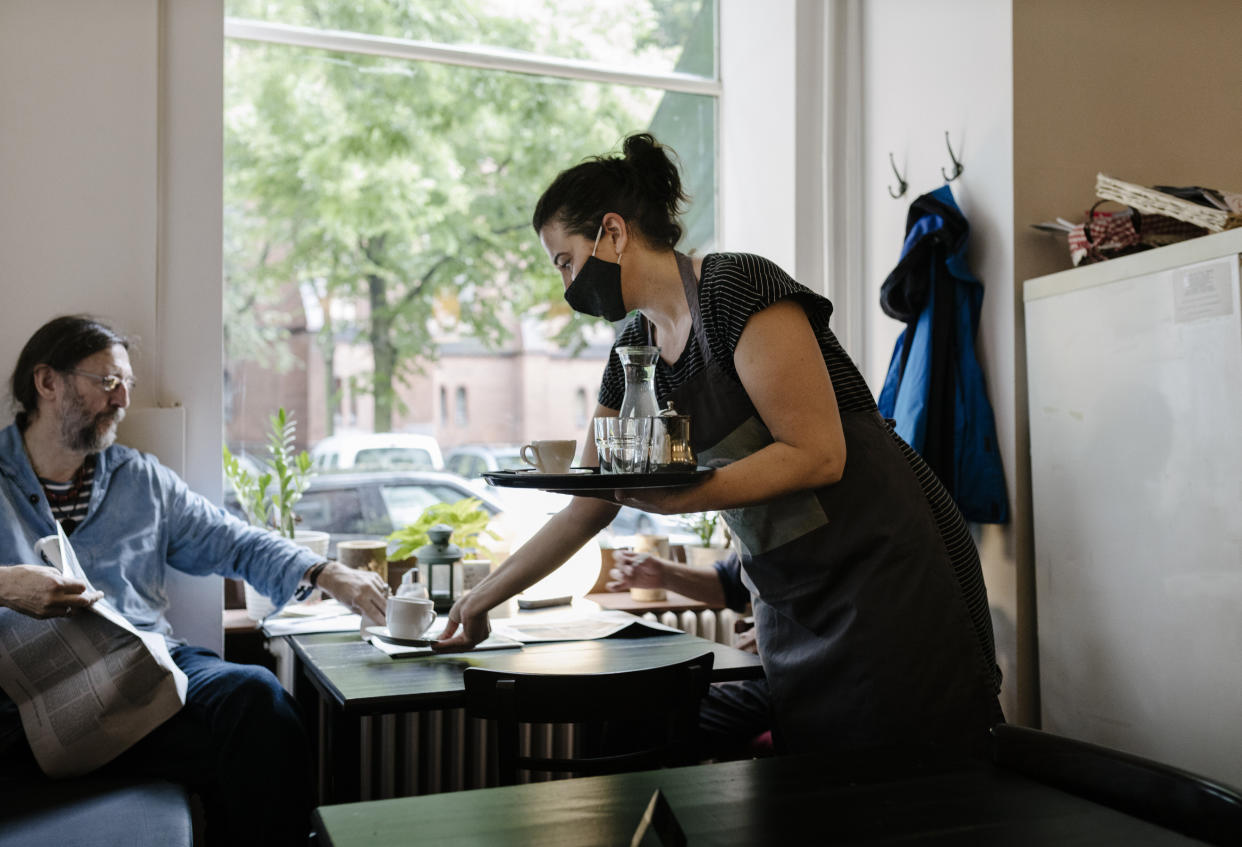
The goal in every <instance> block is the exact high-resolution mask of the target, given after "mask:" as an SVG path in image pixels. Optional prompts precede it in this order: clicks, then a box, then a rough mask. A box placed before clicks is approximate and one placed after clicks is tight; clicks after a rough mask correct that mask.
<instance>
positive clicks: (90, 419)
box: [60, 381, 125, 455]
mask: <svg viewBox="0 0 1242 847" xmlns="http://www.w3.org/2000/svg"><path fill="white" fill-rule="evenodd" d="M65 386H66V387H67V388H68V389H69V391H68V395H67V396H68V399H69V408H67V409H66V410H65V416H64V417H63V418H61V421H60V438H61V442H62V443H63V444H64V445H65V447H66V448H68V449H70V450H72V451H74V452H75V453H86V454H88V455H89V454H91V453H100V452H102V451H104V450H107V449H108V448H109V447H111V446H112V443H113V442H114V441H116V425H117V424H119V423H120V422H121V420H122V419H123V418H124V417H125V410H124V409H122V408H119V407H118V408H116V409H113V410H111V411H109V412H100V413H99V414H97V415H92V414H91V413H90V412H88V411H87V410H86V403H84V402H83V401H82V395H81V394H79V393H78V390H77V389H76V388H74V386H73V384H72V383H70V382H68V381H66V382H65ZM106 418H111V419H112V420H111V422H110V424H109V425H108V426H107V427H105V428H103V429H102V430H101V429H100V427H99V423H100V421H102V420H104V419H106Z"/></svg>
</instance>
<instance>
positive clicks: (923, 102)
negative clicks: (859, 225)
mask: <svg viewBox="0 0 1242 847" xmlns="http://www.w3.org/2000/svg"><path fill="white" fill-rule="evenodd" d="M862 10H863V24H862V31H863V48H862V55H863V60H862V61H863V72H862V73H863V100H862V102H863V142H862V148H863V151H864V159H865V163H864V168H865V170H864V173H865V175H866V176H865V180H864V186H865V187H864V197H865V201H864V204H863V209H862V213H863V215H864V220H865V226H864V239H865V245H864V265H865V273H864V276H865V280H864V285H865V291H862V292H860V296H861V297H862V298H863V301H864V307H863V308H864V309H865V319H864V324H865V330H864V332H865V343H864V344H863V345H862V353H861V359H862V362H861V365H862V367H863V371H864V374H865V375H866V377H867V381H868V384H870V385H871V387H872V390H873V391H875V392H876V393H877V394H878V393H879V390H880V387H881V386H882V385H883V381H884V375H885V373H886V371H887V369H888V363H889V360H890V358H891V356H892V350H893V343H894V342H895V340H896V339H897V336H898V335H899V334H900V333H901V331H902V329H903V326H904V325H903V324H901V323H899V322H897V321H894V320H892V319H891V318H888V317H887V316H886V315H884V313H883V312H882V311H881V310H880V305H879V296H880V286H881V285H882V284H883V282H884V279H885V277H887V275H888V273H889V272H890V271H891V270H892V268H893V266H894V265H895V264H896V263H897V259H898V257H899V256H900V251H901V244H902V241H903V240H904V237H905V224H906V213H907V211H908V210H909V205H910V203H911V202H912V201H913V200H914V199H915V198H916V197H918V196H919V195H920V194H924V193H927V192H928V191H932V190H934V189H935V188H937V187H939V186H940V185H941V184H943V182H944V179H943V177H942V175H941V168H944V169H945V170H950V159H949V153H948V150H947V148H946V146H945V138H944V133H945V131H946V130H947V131H948V132H949V136H950V139H951V141H952V144H953V151H954V152H955V153H956V154H957V156H958V159H959V160H960V161H962V163H963V164H964V166H965V170H964V172H963V174H962V176H961V177H959V178H958V179H957V180H955V181H954V182H953V183H952V189H953V193H954V196H955V197H956V198H957V201H958V205H959V206H960V207H961V209H962V211H963V212H964V213H965V215H966V218H967V220H968V221H969V222H970V225H971V248H970V257H969V258H970V265H971V267H972V269H973V270H974V272H975V274H976V276H978V277H979V278H980V279H981V280H982V281H983V285H984V292H985V293H984V301H983V314H982V318H981V324H980V330H979V338H978V340H977V343H978V348H979V356H980V361H981V364H982V366H983V369H984V373H985V374H986V376H987V381H988V392H989V397H990V399H991V401H992V406H993V410H994V412H995V414H996V428H997V435H998V438H999V441H1000V447H1001V455H1002V459H1003V462H1004V465H1005V470H1006V477H1007V484H1008V487H1009V498H1010V505H1011V506H1013V505H1014V503H1015V489H1014V467H1015V447H1014V432H1015V420H1014V408H1015V406H1014V404H1015V397H1014V331H1013V325H1014V315H1015V311H1014V308H1015V307H1014V299H1013V290H1014V285H1013V255H1014V244H1013V226H1012V221H1013V105H1012V104H1013V76H1012V67H1013V25H1012V11H1011V8H1010V4H1009V3H997V2H994V0H938V2H936V3H927V2H924V0H867V2H865V3H863V4H862ZM890 152H891V153H892V154H893V157H894V159H895V160H896V163H897V167H898V169H899V170H900V171H901V172H902V174H903V175H904V176H905V178H906V179H907V180H908V181H909V189H908V191H907V193H906V195H905V196H904V197H902V198H901V199H899V200H894V199H892V198H891V197H890V196H889V193H888V190H889V188H890V187H891V188H892V189H893V190H894V191H895V190H897V179H896V177H895V176H894V175H893V172H892V168H891V166H890V164H889V160H888V154H889V153H890ZM977 531H978V532H979V535H978V536H977V537H978V540H979V541H980V553H981V556H982V558H983V563H984V575H985V578H986V580H987V585H988V594H989V598H990V601H991V604H992V618H993V623H994V625H995V629H996V639H997V653H998V661H999V662H1000V665H1001V669H1002V671H1003V672H1004V674H1005V683H1004V690H1003V691H1002V705H1003V706H1004V708H1005V712H1006V715H1007V716H1008V717H1009V718H1010V719H1018V720H1023V719H1024V718H1027V719H1028V720H1024V721H1023V722H1029V717H1031V716H1029V715H1027V714H1026V707H1025V706H1021V705H1020V701H1021V697H1022V695H1023V694H1024V693H1025V692H1022V691H1021V689H1022V687H1023V686H1025V685H1028V684H1029V683H1027V682H1025V681H1024V680H1023V679H1022V678H1021V677H1020V673H1019V669H1018V643H1017V642H1018V635H1017V632H1018V629H1017V620H1018V606H1017V587H1016V584H1017V583H1016V580H1017V577H1016V572H1015V567H1016V566H1015V560H1014V551H1013V547H1014V544H1013V530H1012V529H1011V528H1004V529H1002V528H999V527H996V526H984V527H982V528H981V530H977ZM1022 673H1023V674H1025V673H1026V669H1023V671H1022Z"/></svg>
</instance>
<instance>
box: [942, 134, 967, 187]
mask: <svg viewBox="0 0 1242 847" xmlns="http://www.w3.org/2000/svg"><path fill="white" fill-rule="evenodd" d="M944 146H945V147H948V148H949V158H950V159H952V160H953V173H952V174H947V173H945V171H944V168H941V169H940V173H941V174H942V175H943V176H944V181H945V182H952V181H953V180H955V179H957V178H958V177H959V176H961V175H962V171H963V170H965V169H964V168H963V167H962V163H961V162H959V161H958V160H957V156H955V155H953V145H952V144H950V143H949V131H948V130H947V129H946V130H945V131H944Z"/></svg>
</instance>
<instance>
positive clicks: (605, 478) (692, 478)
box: [483, 466, 714, 494]
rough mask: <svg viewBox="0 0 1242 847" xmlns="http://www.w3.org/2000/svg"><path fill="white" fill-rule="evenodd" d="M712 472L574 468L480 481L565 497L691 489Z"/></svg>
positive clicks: (497, 473)
mask: <svg viewBox="0 0 1242 847" xmlns="http://www.w3.org/2000/svg"><path fill="white" fill-rule="evenodd" d="M713 470H714V469H713V468H705V467H702V466H699V467H697V468H694V469H692V470H684V471H680V470H678V471H671V470H670V471H656V472H654V473H606V474H602V473H600V472H599V468H573V469H571V470H570V471H569V473H540V472H539V471H536V470H533V469H532V470H529V471H489V472H488V473H485V474H483V478H484V479H485V480H487V481H488V482H489V483H490V484H492V485H499V486H502V487H505V488H538V489H541V490H543V491H555V492H558V493H565V494H585V493H587V492H606V491H616V490H618V489H627V488H676V487H678V486H682V485H694V484H696V483H699V482H702V481H703V480H705V479H707V478H708V477H709V476H711V475H712V471H713Z"/></svg>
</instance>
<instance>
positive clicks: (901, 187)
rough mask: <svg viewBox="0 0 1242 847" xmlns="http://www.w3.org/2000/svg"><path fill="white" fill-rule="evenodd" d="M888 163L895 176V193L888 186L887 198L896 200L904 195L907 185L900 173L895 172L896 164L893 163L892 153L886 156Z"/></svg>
mask: <svg viewBox="0 0 1242 847" xmlns="http://www.w3.org/2000/svg"><path fill="white" fill-rule="evenodd" d="M888 163H889V164H890V165H892V166H893V173H894V174H896V176H897V193H896V194H894V193H893V187H892V186H891V185H890V186H889V187H888V196H889V197H892V198H893V199H894V200H896V199H897V198H898V197H901V196H902V195H903V194H905V193H906V189H907V188H908V187H909V183H907V182H906V178H905V177H903V176H902V175H901V172H900V171H898V170H897V162H896V161H894V159H893V154H892V153H889V154H888Z"/></svg>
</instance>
